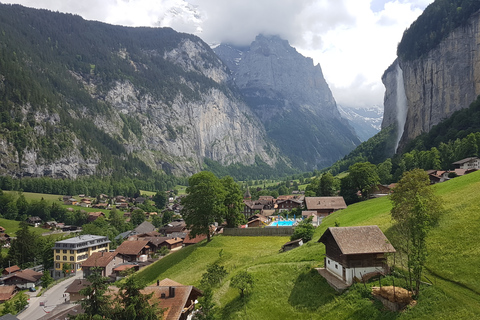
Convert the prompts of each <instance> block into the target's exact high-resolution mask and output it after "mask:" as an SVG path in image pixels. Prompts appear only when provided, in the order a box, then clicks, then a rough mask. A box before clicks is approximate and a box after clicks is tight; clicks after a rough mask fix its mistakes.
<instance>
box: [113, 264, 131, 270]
mask: <svg viewBox="0 0 480 320" xmlns="http://www.w3.org/2000/svg"><path fill="white" fill-rule="evenodd" d="M133 267H135V265H134V264H122V265H120V266H118V267H116V268H114V269H113V271H123V270H127V269H131V268H133Z"/></svg>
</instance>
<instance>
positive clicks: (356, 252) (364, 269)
mask: <svg viewBox="0 0 480 320" xmlns="http://www.w3.org/2000/svg"><path fill="white" fill-rule="evenodd" d="M318 242H322V243H323V244H325V260H324V263H325V270H326V271H327V272H328V273H329V274H331V275H333V276H335V277H336V278H338V279H339V280H341V281H342V282H343V283H345V284H347V285H351V284H352V283H353V281H354V280H355V279H362V277H364V276H365V275H367V274H371V273H381V274H385V273H388V270H389V269H388V266H387V259H386V256H385V254H386V253H394V252H395V248H393V246H392V245H391V244H390V242H388V239H387V238H386V237H385V235H384V234H383V232H382V231H381V230H380V228H378V226H361V227H330V228H328V229H327V230H326V231H325V232H324V233H323V235H322V236H321V237H320V240H318ZM327 281H328V279H327ZM329 282H330V281H329Z"/></svg>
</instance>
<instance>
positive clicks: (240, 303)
mask: <svg viewBox="0 0 480 320" xmlns="http://www.w3.org/2000/svg"><path fill="white" fill-rule="evenodd" d="M249 300H250V295H249V294H246V295H245V298H242V297H240V296H238V297H236V298H235V299H233V300H232V301H230V302H229V303H227V304H226V305H225V306H224V307H223V308H222V309H221V312H220V319H222V320H225V319H230V318H232V316H233V315H234V314H236V313H241V314H245V305H246V304H248V301H249ZM247 313H248V310H247Z"/></svg>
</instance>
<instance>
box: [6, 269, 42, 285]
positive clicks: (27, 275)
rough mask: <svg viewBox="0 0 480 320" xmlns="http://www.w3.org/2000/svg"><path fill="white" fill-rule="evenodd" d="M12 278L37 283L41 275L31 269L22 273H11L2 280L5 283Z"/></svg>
mask: <svg viewBox="0 0 480 320" xmlns="http://www.w3.org/2000/svg"><path fill="white" fill-rule="evenodd" d="M14 277H17V278H20V279H23V280H26V281H29V282H37V281H38V280H40V278H41V277H42V274H41V273H40V272H37V271H33V270H31V269H25V270H23V271H19V272H15V273H12V274H10V275H8V276H6V277H5V278H4V279H3V280H4V281H5V280H8V279H11V278H14Z"/></svg>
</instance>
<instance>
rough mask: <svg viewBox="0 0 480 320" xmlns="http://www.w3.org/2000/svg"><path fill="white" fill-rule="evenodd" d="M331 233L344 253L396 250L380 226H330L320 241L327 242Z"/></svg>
mask: <svg viewBox="0 0 480 320" xmlns="http://www.w3.org/2000/svg"><path fill="white" fill-rule="evenodd" d="M330 235H331V236H332V237H333V239H334V240H335V242H336V243H337V245H338V247H339V248H340V250H341V251H342V254H365V253H384V252H395V248H394V247H393V246H392V245H391V244H390V242H389V241H388V239H387V237H385V235H384V234H383V232H382V230H380V228H379V227H378V226H362V227H330V228H328V229H327V230H326V231H325V232H324V233H323V235H322V236H321V237H320V239H319V240H318V242H323V243H325V242H326V240H327V237H329V236H330Z"/></svg>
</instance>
